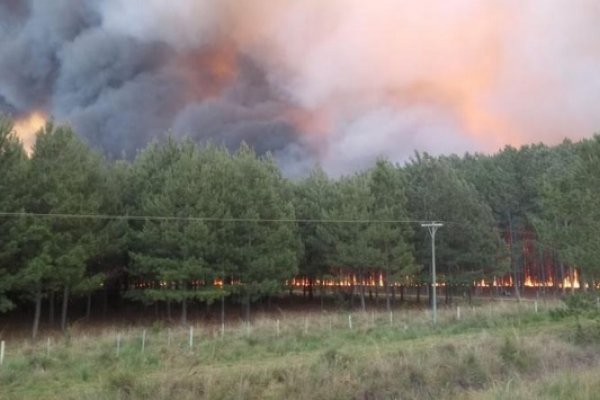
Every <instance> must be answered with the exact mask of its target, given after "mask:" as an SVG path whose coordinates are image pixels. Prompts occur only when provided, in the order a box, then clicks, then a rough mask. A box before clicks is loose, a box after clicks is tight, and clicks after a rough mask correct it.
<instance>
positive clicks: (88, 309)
mask: <svg viewBox="0 0 600 400" xmlns="http://www.w3.org/2000/svg"><path fill="white" fill-rule="evenodd" d="M91 316H92V293H88V294H87V303H86V305H85V319H88V320H89V319H90V317H91Z"/></svg>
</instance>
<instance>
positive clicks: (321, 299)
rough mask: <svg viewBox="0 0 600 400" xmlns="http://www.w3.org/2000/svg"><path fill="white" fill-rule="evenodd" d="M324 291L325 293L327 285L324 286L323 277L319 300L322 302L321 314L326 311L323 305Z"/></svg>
mask: <svg viewBox="0 0 600 400" xmlns="http://www.w3.org/2000/svg"><path fill="white" fill-rule="evenodd" d="M324 291H325V285H324V284H323V277H321V285H320V287H319V298H320V299H319V300H320V302H321V312H323V309H324V304H323V295H324V293H323V292H324Z"/></svg>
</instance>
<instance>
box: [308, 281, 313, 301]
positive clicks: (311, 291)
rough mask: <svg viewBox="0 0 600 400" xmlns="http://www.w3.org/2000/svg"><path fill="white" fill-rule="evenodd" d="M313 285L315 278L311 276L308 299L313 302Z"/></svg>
mask: <svg viewBox="0 0 600 400" xmlns="http://www.w3.org/2000/svg"><path fill="white" fill-rule="evenodd" d="M313 286H314V279H313V278H309V279H308V299H309V300H310V301H311V302H312V300H313V298H314V293H313Z"/></svg>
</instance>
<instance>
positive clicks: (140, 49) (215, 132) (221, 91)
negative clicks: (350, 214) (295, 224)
mask: <svg viewBox="0 0 600 400" xmlns="http://www.w3.org/2000/svg"><path fill="white" fill-rule="evenodd" d="M2 1H3V2H2V3H0V113H8V114H12V115H13V116H15V117H16V118H17V119H18V118H19V117H21V116H24V115H27V114H28V113H30V112H31V111H32V110H41V111H43V112H44V113H45V114H47V115H51V116H52V117H53V118H55V119H56V120H57V121H59V122H68V123H70V124H72V125H73V126H74V128H75V129H76V130H77V131H78V132H79V133H80V134H82V135H83V136H85V137H86V138H87V140H88V141H89V142H90V143H91V144H92V145H94V146H97V147H100V148H102V149H104V150H105V151H106V152H107V153H108V154H109V155H110V156H112V157H122V156H126V157H131V156H132V155H134V154H135V152H136V150H137V149H139V148H141V147H143V146H144V145H145V144H147V143H148V142H149V141H150V140H152V139H153V138H157V137H164V136H165V135H167V134H172V135H174V136H176V137H183V136H189V137H191V138H193V139H195V140H197V141H200V142H202V141H208V140H210V141H212V142H214V143H223V144H225V145H226V146H228V147H230V148H232V149H234V148H236V147H238V146H239V144H240V143H241V142H242V141H245V142H247V143H248V144H250V145H252V146H253V147H255V148H256V150H257V151H259V152H261V153H264V152H267V151H271V152H273V153H274V154H275V155H276V156H277V157H279V158H281V159H282V161H283V162H284V163H285V161H286V160H283V159H287V158H289V159H290V161H292V159H293V158H294V157H295V158H296V159H297V160H298V161H302V163H304V162H306V159H307V158H308V159H310V158H311V157H310V155H309V154H308V150H307V148H306V146H305V145H303V144H302V143H301V137H300V136H299V134H298V132H297V130H296V128H295V127H294V126H293V125H292V124H291V123H290V122H289V121H287V120H286V119H285V118H284V117H283V115H284V113H285V112H286V110H287V109H288V108H289V107H290V106H289V104H287V101H286V100H285V99H284V96H283V94H282V93H278V92H277V91H276V90H275V89H274V88H273V87H272V86H271V84H270V83H269V82H268V80H267V77H266V75H265V72H264V71H263V70H262V68H261V67H260V66H259V64H257V63H256V62H254V60H253V59H252V57H251V56H250V55H246V54H244V53H243V52H241V51H240V50H239V49H237V48H233V49H232V50H228V51H229V52H230V53H231V54H226V55H223V54H221V53H222V51H221V49H219V48H216V47H215V46H216V45H215V44H214V43H210V42H203V43H199V44H197V45H194V46H192V47H190V46H188V45H186V46H184V48H183V49H182V48H178V47H177V46H175V45H174V43H172V42H168V41H166V40H162V38H160V37H149V38H140V37H137V36H136V35H130V34H127V33H126V32H120V31H119V30H118V29H110V28H107V27H106V26H104V25H103V22H104V21H103V17H102V12H106V10H105V9H103V7H102V6H98V5H97V4H99V3H103V2H97V1H80V0H57V1H46V0H30V1H20V0H10V1H6V0H2ZM104 3H107V2H104ZM105 5H106V4H105ZM140 6H141V4H140ZM115 12H116V11H115ZM139 22H140V21H138V23H139ZM131 23H132V24H135V23H136V20H135V19H134V20H132V21H131ZM173 29H174V30H176V29H178V28H177V27H173ZM177 40H179V39H177ZM231 46H233V45H231ZM223 57H226V58H227V59H221V58H223ZM219 63H221V64H223V65H218V64H219ZM220 69H231V71H229V72H228V71H224V72H223V71H221V70H220ZM223 75H226V76H223ZM290 157H291V158H290ZM294 164H297V163H294ZM288 167H289V169H290V171H291V172H292V173H293V172H294V169H295V168H296V166H295V165H291V164H290V165H288Z"/></svg>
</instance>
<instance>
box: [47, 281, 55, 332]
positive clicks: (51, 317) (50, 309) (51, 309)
mask: <svg viewBox="0 0 600 400" xmlns="http://www.w3.org/2000/svg"><path fill="white" fill-rule="evenodd" d="M48 324H49V325H50V326H53V325H54V290H51V291H50V296H48Z"/></svg>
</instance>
